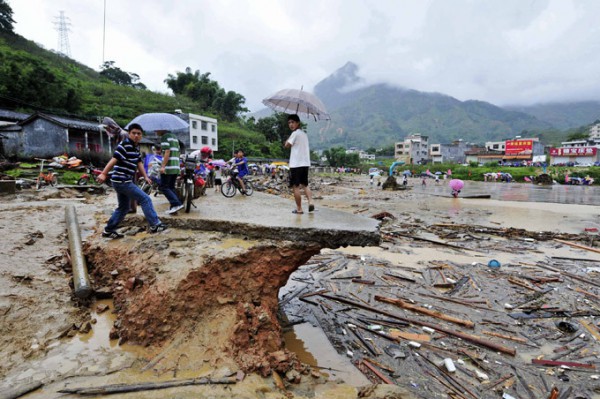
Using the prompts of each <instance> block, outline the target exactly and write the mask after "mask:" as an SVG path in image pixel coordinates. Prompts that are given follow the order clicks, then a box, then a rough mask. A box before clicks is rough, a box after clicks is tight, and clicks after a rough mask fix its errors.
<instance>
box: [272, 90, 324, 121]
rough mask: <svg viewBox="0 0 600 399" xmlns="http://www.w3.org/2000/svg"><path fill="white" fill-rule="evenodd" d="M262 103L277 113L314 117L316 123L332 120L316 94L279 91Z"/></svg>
mask: <svg viewBox="0 0 600 399" xmlns="http://www.w3.org/2000/svg"><path fill="white" fill-rule="evenodd" d="M262 103H263V104H264V105H266V106H267V107H269V108H271V109H272V110H274V111H277V112H284V113H286V114H298V115H299V116H305V117H311V116H312V117H313V118H315V121H316V120H326V121H328V120H330V119H331V117H330V116H329V114H328V113H327V110H326V109H325V105H323V103H322V102H321V100H319V99H318V98H317V96H315V95H314V94H312V93H309V92H306V91H303V90H297V89H284V90H279V91H278V92H277V93H275V94H273V95H271V96H269V97H267V98H265V99H264V100H263V101H262Z"/></svg>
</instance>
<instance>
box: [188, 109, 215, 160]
mask: <svg viewBox="0 0 600 399" xmlns="http://www.w3.org/2000/svg"><path fill="white" fill-rule="evenodd" d="M189 124H190V132H189V146H188V148H189V149H190V152H191V151H194V150H199V149H201V148H202V147H204V146H209V147H210V148H212V150H213V151H218V150H219V131H218V123H217V120H216V119H214V118H209V117H206V116H202V115H196V114H189Z"/></svg>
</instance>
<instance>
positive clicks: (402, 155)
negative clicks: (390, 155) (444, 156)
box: [394, 133, 429, 164]
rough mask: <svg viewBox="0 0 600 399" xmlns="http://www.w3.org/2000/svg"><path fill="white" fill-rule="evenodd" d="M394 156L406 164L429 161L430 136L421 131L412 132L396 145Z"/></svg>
mask: <svg viewBox="0 0 600 399" xmlns="http://www.w3.org/2000/svg"><path fill="white" fill-rule="evenodd" d="M394 158H396V160H398V161H404V162H405V163H406V164H414V163H418V162H424V161H427V160H428V158H429V137H427V136H422V135H421V134H420V133H416V134H411V135H410V136H408V137H406V138H405V139H404V141H402V142H399V143H396V144H395V145H394Z"/></svg>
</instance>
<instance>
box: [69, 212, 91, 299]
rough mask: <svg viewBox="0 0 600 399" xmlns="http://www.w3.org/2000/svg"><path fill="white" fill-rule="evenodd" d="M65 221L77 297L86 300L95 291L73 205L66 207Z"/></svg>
mask: <svg viewBox="0 0 600 399" xmlns="http://www.w3.org/2000/svg"><path fill="white" fill-rule="evenodd" d="M65 220H66V222H67V232H68V234H69V253H70V255H71V268H72V269H73V286H74V290H75V296H76V297H77V298H80V299H85V298H87V297H89V296H90V295H91V294H92V292H93V291H94V290H93V289H92V286H91V284H90V276H89V275H88V270H87V264H86V262H85V256H84V255H83V249H82V247H81V232H80V231H79V223H78V222H77V213H76V212H75V207H74V206H73V205H67V206H66V207H65Z"/></svg>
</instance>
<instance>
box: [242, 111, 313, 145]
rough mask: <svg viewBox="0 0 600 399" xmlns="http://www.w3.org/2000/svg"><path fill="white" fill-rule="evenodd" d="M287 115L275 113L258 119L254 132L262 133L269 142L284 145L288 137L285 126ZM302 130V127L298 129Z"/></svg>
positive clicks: (288, 131) (287, 130) (288, 130)
mask: <svg viewBox="0 0 600 399" xmlns="http://www.w3.org/2000/svg"><path fill="white" fill-rule="evenodd" d="M287 117H288V116H287V114H283V113H276V114H274V115H271V116H267V117H266V118H260V119H259V120H258V121H257V122H256V124H255V125H254V128H255V129H254V130H256V131H258V132H260V133H262V134H263V135H264V136H265V138H266V139H267V140H268V141H269V142H277V143H280V144H281V143H284V142H285V140H287V138H288V137H289V136H290V134H291V133H292V132H290V128H289V127H288V124H287ZM300 128H301V129H303V127H302V126H301V127H300Z"/></svg>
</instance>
